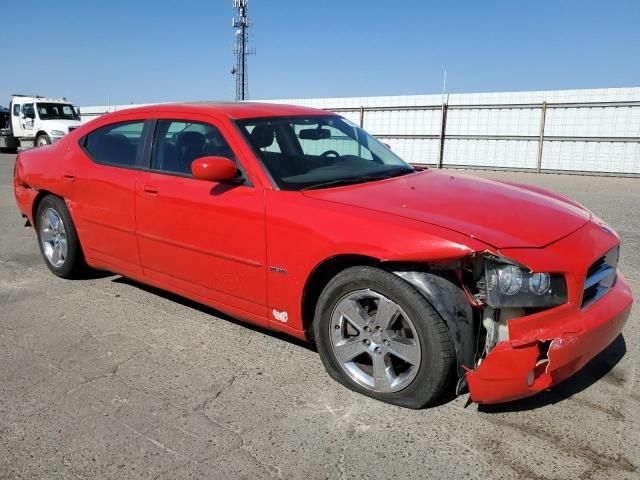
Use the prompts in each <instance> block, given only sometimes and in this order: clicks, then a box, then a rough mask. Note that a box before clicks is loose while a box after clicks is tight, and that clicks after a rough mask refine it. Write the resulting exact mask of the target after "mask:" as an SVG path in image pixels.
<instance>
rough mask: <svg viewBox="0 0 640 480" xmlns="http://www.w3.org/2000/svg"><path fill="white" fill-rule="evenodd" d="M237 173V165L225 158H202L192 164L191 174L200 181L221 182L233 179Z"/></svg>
mask: <svg viewBox="0 0 640 480" xmlns="http://www.w3.org/2000/svg"><path fill="white" fill-rule="evenodd" d="M237 173H238V169H237V167H236V164H235V163H233V161H231V160H229V159H228V158H225V157H200V158H196V159H195V160H194V161H193V162H191V174H192V175H193V178H197V179H198V180H209V181H210V182H221V181H223V180H231V179H233V178H234V177H235V176H236V175H237Z"/></svg>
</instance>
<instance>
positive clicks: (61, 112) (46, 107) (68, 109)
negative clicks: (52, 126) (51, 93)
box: [36, 102, 80, 120]
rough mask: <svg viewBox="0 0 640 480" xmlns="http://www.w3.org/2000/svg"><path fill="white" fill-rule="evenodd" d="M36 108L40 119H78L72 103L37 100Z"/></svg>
mask: <svg viewBox="0 0 640 480" xmlns="http://www.w3.org/2000/svg"><path fill="white" fill-rule="evenodd" d="M36 108H37V109H38V115H40V119H42V120H80V117H79V116H78V113H77V112H76V110H75V108H73V105H69V104H66V103H44V102H38V103H37V104H36Z"/></svg>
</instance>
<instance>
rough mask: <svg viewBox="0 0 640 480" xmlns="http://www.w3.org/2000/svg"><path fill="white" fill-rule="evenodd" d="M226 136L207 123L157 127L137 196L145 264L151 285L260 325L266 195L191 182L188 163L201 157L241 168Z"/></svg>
mask: <svg viewBox="0 0 640 480" xmlns="http://www.w3.org/2000/svg"><path fill="white" fill-rule="evenodd" d="M224 128H225V127H224V126H223V125H220V124H217V123H216V122H214V121H213V120H211V119H208V118H207V117H204V119H201V120H186V119H159V120H157V123H156V126H155V135H154V141H153V147H152V152H151V169H150V171H148V172H141V174H140V176H139V177H138V185H137V188H136V208H135V210H136V224H137V229H138V238H139V245H140V256H141V261H142V266H143V268H144V274H145V276H147V277H149V278H150V279H152V280H154V281H156V282H161V283H162V284H164V285H169V286H172V287H176V288H178V289H181V290H183V291H186V292H189V293H192V294H195V295H198V296H201V297H204V298H207V299H210V300H213V302H214V303H217V304H220V306H221V307H223V306H230V307H233V308H235V309H239V310H241V311H242V312H248V313H250V314H252V315H253V316H254V317H253V318H248V319H250V320H251V319H253V320H254V321H255V316H259V317H266V303H267V299H266V267H265V260H266V247H265V213H264V194H263V191H262V188H256V187H255V186H253V185H252V184H251V183H250V182H249V181H246V182H245V183H242V184H233V183H218V182H211V181H205V180H197V179H195V178H193V177H192V176H191V162H192V161H193V160H195V159H196V158H199V157H203V156H222V157H226V158H229V159H231V160H233V161H235V162H236V164H237V165H238V166H240V163H239V162H238V159H237V155H236V153H235V151H234V149H233V148H232V147H231V143H232V141H231V142H230V141H229V137H230V135H229V134H228V132H225V130H224ZM236 313H237V312H236ZM264 323H265V324H266V320H265V322H264Z"/></svg>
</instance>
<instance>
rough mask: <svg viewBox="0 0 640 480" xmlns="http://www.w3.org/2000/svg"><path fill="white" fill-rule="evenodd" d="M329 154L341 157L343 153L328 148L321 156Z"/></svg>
mask: <svg viewBox="0 0 640 480" xmlns="http://www.w3.org/2000/svg"><path fill="white" fill-rule="evenodd" d="M329 155H334V156H335V157H340V156H341V155H340V154H339V153H338V152H336V151H335V150H327V151H326V152H324V153H322V154H321V155H320V156H321V157H328V156H329Z"/></svg>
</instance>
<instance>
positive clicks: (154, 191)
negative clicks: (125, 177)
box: [142, 185, 158, 197]
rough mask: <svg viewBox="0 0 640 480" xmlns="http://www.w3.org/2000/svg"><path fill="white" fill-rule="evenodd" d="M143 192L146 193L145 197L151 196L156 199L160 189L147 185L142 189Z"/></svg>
mask: <svg viewBox="0 0 640 480" xmlns="http://www.w3.org/2000/svg"><path fill="white" fill-rule="evenodd" d="M142 191H143V192H144V193H145V195H149V196H151V197H155V196H156V195H158V187H154V186H152V185H145V186H144V187H142Z"/></svg>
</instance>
